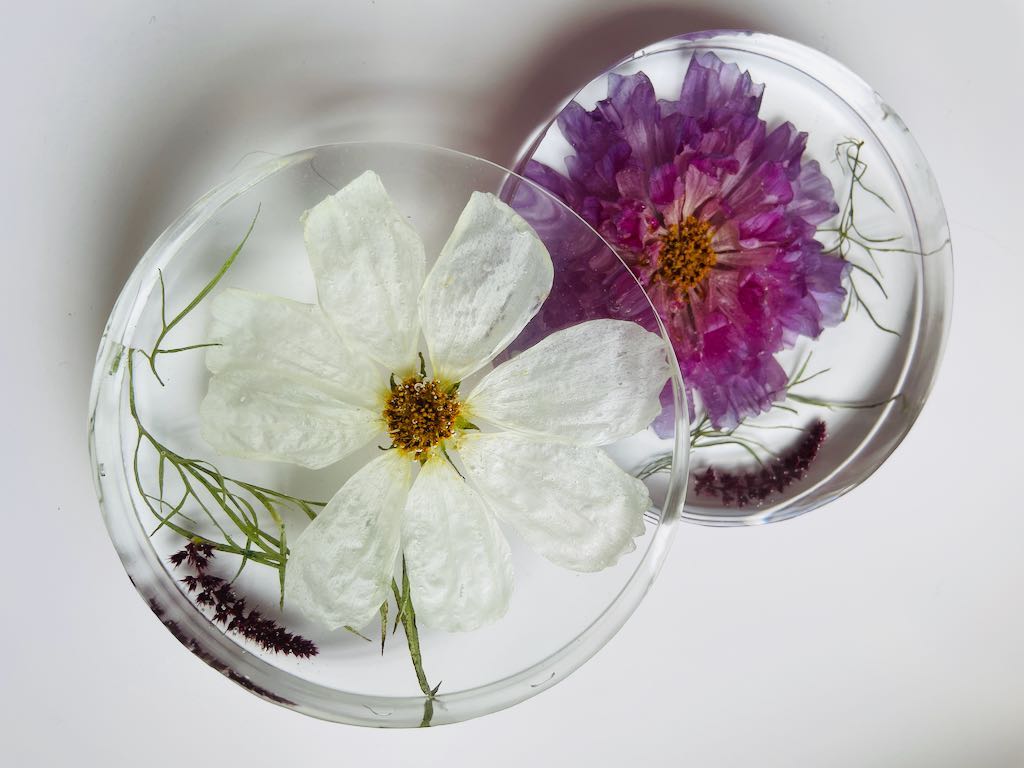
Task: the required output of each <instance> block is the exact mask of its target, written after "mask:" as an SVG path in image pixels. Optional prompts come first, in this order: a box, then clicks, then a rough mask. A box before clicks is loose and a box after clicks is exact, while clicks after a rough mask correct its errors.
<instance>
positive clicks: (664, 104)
mask: <svg viewBox="0 0 1024 768" xmlns="http://www.w3.org/2000/svg"><path fill="white" fill-rule="evenodd" d="M763 90H764V87H763V86H762V85H759V84H756V83H754V82H753V81H752V80H751V78H750V75H749V73H746V72H741V71H740V70H739V68H738V67H737V66H736V65H734V64H725V63H724V62H722V61H721V60H720V59H719V58H718V57H716V56H715V55H714V54H711V53H703V54H697V55H696V56H695V57H694V58H693V59H692V60H691V61H690V65H689V68H688V69H687V71H686V76H685V78H684V79H683V85H682V90H681V92H680V94H679V99H678V100H676V101H665V100H661V101H659V100H657V99H656V98H655V95H654V88H653V86H652V85H651V82H650V80H648V78H647V76H646V75H644V74H643V73H642V72H641V73H638V74H636V75H632V76H629V77H623V76H620V75H616V74H612V75H610V76H609V81H608V98H607V99H605V100H603V101H601V102H599V103H598V104H597V107H596V108H595V109H594V110H592V111H589V112H588V111H586V110H584V109H583V107H581V106H580V105H579V104H577V103H576V102H573V103H570V104H569V105H568V106H567V107H566V108H565V109H564V110H563V111H562V113H561V114H560V115H559V117H558V126H559V128H560V129H561V131H562V133H563V135H564V136H565V138H566V139H567V140H568V141H569V143H570V144H571V145H572V147H573V149H574V150H575V154H574V155H571V156H569V157H567V158H566V170H567V175H563V174H560V173H558V172H556V171H555V170H553V169H551V168H549V167H547V166H545V165H542V164H541V163H538V162H536V161H532V160H531V161H530V162H529V163H528V164H527V166H526V168H525V175H526V176H527V177H528V178H530V179H531V180H533V181H535V182H537V183H539V184H541V185H542V186H544V187H546V188H547V189H549V190H550V191H551V192H553V193H554V194H556V195H558V196H559V197H561V198H562V199H563V200H564V201H565V202H567V203H568V204H569V205H570V206H571V207H572V208H573V209H574V210H576V211H577V212H578V213H579V214H580V215H581V216H582V217H583V218H584V219H585V220H586V221H587V222H588V223H589V224H590V225H591V226H593V227H594V228H595V229H597V230H598V231H599V232H600V233H601V234H602V235H603V236H604V237H605V238H606V239H607V240H608V241H609V242H610V243H611V244H612V245H613V246H614V247H615V248H616V250H617V251H618V252H619V255H620V256H621V257H622V259H623V260H624V261H625V262H626V264H627V265H628V266H629V267H630V269H631V270H632V271H633V273H634V275H635V276H636V278H637V279H638V280H639V282H640V284H641V285H642V286H643V287H644V288H645V289H646V291H647V293H648V295H649V296H650V298H651V301H652V303H653V304H654V306H655V308H656V309H657V310H658V313H659V314H660V315H661V318H662V320H663V321H664V323H665V325H666V326H667V328H668V331H669V336H670V337H671V339H672V343H673V346H674V348H675V352H676V356H677V358H678V360H679V365H680V368H681V370H682V372H683V377H684V378H685V380H686V381H687V383H688V385H689V386H690V388H692V389H693V390H694V391H696V392H697V393H698V394H699V396H700V399H701V402H702V404H703V407H704V409H705V410H706V411H707V413H708V416H709V417H710V418H711V421H712V423H713V424H714V426H716V427H718V428H729V427H732V426H735V425H736V424H737V422H738V421H740V420H741V419H743V418H745V417H748V416H753V415H756V414H758V413H760V412H762V411H765V410H767V409H769V408H770V407H771V404H772V403H773V402H775V401H776V400H778V399H780V398H781V397H782V396H783V395H784V393H785V387H786V374H785V372H784V371H783V369H782V367H781V366H780V365H779V363H778V361H777V360H776V359H775V355H776V353H778V352H779V351H781V350H782V349H783V348H785V347H791V346H792V345H793V344H794V343H795V342H796V340H797V339H798V338H799V337H801V336H807V337H811V338H816V337H817V336H818V335H819V334H820V333H821V332H822V330H823V329H824V328H826V327H828V326H831V325H835V324H836V323H838V322H839V321H840V320H841V319H842V303H843V299H844V297H845V290H844V288H843V278H844V276H845V274H846V270H847V268H848V267H847V265H846V264H845V262H843V261H842V260H841V259H840V258H839V257H837V256H835V255H832V254H827V253H824V252H823V249H822V245H821V244H820V243H819V242H818V241H817V240H816V239H815V232H816V229H817V226H818V225H819V224H821V223H822V222H824V221H825V220H827V219H829V218H830V217H832V216H834V215H835V214H836V213H837V212H838V207H837V206H836V202H835V195H834V193H833V190H832V185H831V184H830V183H829V181H828V179H827V178H826V177H825V176H824V175H823V174H822V172H821V169H820V167H819V166H818V163H817V162H816V161H813V160H804V159H803V153H804V147H805V144H806V139H807V135H806V134H804V133H799V132H797V130H796V129H795V128H794V127H793V126H792V125H791V124H790V123H783V124H782V125H780V126H778V127H777V128H775V129H774V130H772V131H768V128H767V124H766V123H765V121H764V120H762V119H760V118H759V117H758V111H759V109H760V106H761V94H762V91H763ZM528 218H530V217H528ZM568 253H569V256H561V258H562V263H556V270H555V271H556V281H555V286H554V288H553V290H552V299H551V300H549V301H548V302H547V305H546V306H549V307H551V310H550V311H552V312H558V313H559V314H560V315H565V314H566V313H567V312H571V313H572V314H573V316H574V317H572V318H565V317H561V316H560V317H558V318H554V317H551V318H540V320H541V322H545V321H546V322H548V324H549V325H563V324H564V323H565V321H566V320H569V319H572V320H575V321H579V320H581V319H590V318H592V317H597V316H612V317H621V318H628V317H630V316H631V314H635V315H636V316H637V319H639V316H640V314H641V313H642V312H643V308H642V306H640V305H639V304H638V302H637V301H636V300H635V291H636V287H635V285H629V284H627V281H626V280H624V279H623V276H622V274H621V269H619V274H618V275H617V274H616V268H617V267H618V265H617V264H616V263H611V260H610V259H607V258H604V259H602V258H600V257H597V256H594V255H593V254H590V255H583V256H581V255H580V253H579V252H578V250H573V249H568ZM552 256H553V258H554V259H555V260H556V262H557V261H558V260H559V258H560V254H559V253H558V252H554V251H553V252H552ZM570 262H571V263H570ZM628 282H629V283H631V282H632V281H631V280H630V281H628ZM631 289H632V292H631ZM649 323H650V321H649V320H648V321H647V323H646V324H649ZM651 330H654V329H651ZM663 402H667V400H666V399H663Z"/></svg>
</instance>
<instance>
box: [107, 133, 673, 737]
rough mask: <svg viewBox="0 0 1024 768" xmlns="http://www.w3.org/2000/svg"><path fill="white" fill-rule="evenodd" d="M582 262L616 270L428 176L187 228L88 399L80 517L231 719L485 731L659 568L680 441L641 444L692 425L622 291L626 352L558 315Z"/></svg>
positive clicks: (230, 199) (170, 235)
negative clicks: (96, 531) (231, 693)
mask: <svg viewBox="0 0 1024 768" xmlns="http://www.w3.org/2000/svg"><path fill="white" fill-rule="evenodd" d="M581 254H587V255H588V258H595V257H596V258H601V259H611V260H617V257H616V256H615V255H614V254H613V252H612V251H611V250H610V249H609V247H608V245H607V244H606V243H605V242H604V241H603V240H602V239H601V238H600V237H599V236H598V235H597V234H596V233H595V232H594V231H593V230H592V229H591V228H590V227H589V226H588V225H586V224H585V223H584V222H583V220H582V219H581V218H579V217H578V216H577V215H576V214H575V213H574V212H573V211H572V210H571V209H570V208H569V207H567V206H566V205H564V204H563V203H561V202H560V201H558V200H557V199H556V198H554V197H553V196H551V195H550V194H548V193H547V192H545V191H544V190H542V189H540V188H539V187H537V186H536V185H534V184H532V183H531V182H528V181H526V180H524V179H521V178H519V177H517V176H515V175H514V174H512V173H511V172H510V171H507V170H505V169H503V168H500V167H498V166H496V165H494V164H492V163H489V162H487V161H485V160H481V159H478V158H474V157H470V156H467V155H464V154H460V153H457V152H453V151H450V150H445V149H438V148H433V147H425V146H415V145H401V144H382V143H358V144H345V145H332V146H324V147H318V148H315V149H310V150H306V151H303V152H299V153H296V154H292V155H288V156H286V157H281V158H279V159H275V160H273V161H271V162H268V163H266V164H263V165H260V166H259V167H256V168H254V169H251V170H249V171H247V172H246V173H244V174H243V175H242V176H240V177H238V178H236V179H234V180H232V181H229V182H228V183H226V184H224V185H223V186H221V187H218V188H216V189H214V190H212V191H211V192H209V193H208V194H207V195H205V196H204V197H203V198H201V199H200V200H199V202H198V203H196V204H195V205H194V206H193V207H192V208H191V209H190V210H188V211H187V212H186V213H185V214H184V215H183V216H182V217H181V218H180V219H178V220H177V221H176V222H175V223H174V224H172V225H171V226H170V227H169V228H168V229H167V231H166V232H165V233H164V234H163V235H161V237H160V238H159V239H158V240H157V241H156V243H154V245H153V246H152V247H151V248H150V250H149V251H148V252H147V253H146V255H145V256H144V257H143V258H142V260H141V262H140V263H139V265H138V267H137V268H136V269H135V271H134V273H133V274H132V276H131V278H130V280H129V281H128V284H127V285H126V286H125V288H124V290H123V292H122V294H121V296H120V298H119V299H118V301H117V304H116V306H115V307H114V310H113V313H112V314H111V317H110V321H109V323H108V326H107V329H106V331H105V333H104V336H103V340H102V343H101V345H100V350H99V354H98V358H97V365H96V371H95V376H94V380H93V389H92V420H91V432H90V439H91V449H92V456H93V461H94V465H95V476H96V483H97V492H98V494H99V498H100V502H101V506H102V510H103V515H104V519H105V521H106V524H107V527H108V529H109V531H110V535H111V538H112V540H113V542H114V545H115V547H116V548H117V551H118V553H119V555H120V556H121V558H122V560H123V562H124V565H125V568H126V570H127V571H128V574H129V576H130V577H131V579H132V581H133V583H134V584H135V586H136V588H137V589H138V591H139V593H140V594H141V595H142V597H143V598H144V599H145V601H146V602H147V603H148V604H149V607H150V608H151V610H152V611H153V612H154V613H155V614H156V615H157V617H159V618H160V620H161V621H162V622H163V623H164V624H165V626H166V627H167V628H168V629H169V630H170V631H171V632H172V633H174V635H175V636H176V637H177V638H178V639H179V640H180V641H181V642H182V644H184V645H185V646H186V647H188V648H189V650H191V651H192V652H193V653H195V654H196V655H197V656H199V657H200V658H201V659H203V661H205V662H206V663H208V664H209V665H210V666H212V667H214V668H215V669H217V670H218V671H220V672H222V673H223V674H224V675H226V676H227V677H229V678H230V679H231V680H233V681H235V682H236V683H238V684H240V685H241V686H243V687H245V688H247V689H248V690H249V691H251V692H253V693H255V694H257V695H259V696H261V697H263V698H266V699H268V700H270V701H273V702H275V703H277V704H280V705H282V706H286V707H289V708H292V709H295V710H297V711H300V712H304V713H307V714H310V715H314V716H316V717H321V718H325V719H329V720H336V721H339V722H345V723H354V724H360V725H372V726H396V727H413V726H420V725H436V724H442V723H448V722H455V721H459V720H464V719H467V718H472V717H476V716H479V715H481V714H485V713H487V712H492V711H495V710H498V709H501V708H503V707H507V706H510V705H512V704H515V703H517V702H519V701H522V700H524V699H526V698H528V697H530V696H533V695H534V694H536V693H539V692H541V691H543V690H545V689H546V688H548V687H550V686H552V685H554V684H556V683H558V682H559V681H560V680H562V679H563V678H564V677H566V676H567V675H568V674H569V673H571V672H572V671H573V670H574V669H576V668H577V667H578V666H579V665H580V664H582V663H583V662H584V661H586V660H587V659H588V658H589V657H590V656H591V655H592V654H593V653H595V652H596V651H597V649H598V648H600V647H601V646H602V645H603V644H604V643H605V642H607V640H608V639H609V638H610V637H611V636H612V635H613V634H614V633H615V632H616V630H617V629H618V628H619V627H620V626H621V625H622V624H623V622H624V621H625V620H626V619H627V618H628V616H629V615H630V613H631V612H632V611H633V610H634V609H635V608H636V606H637V604H638V603H639V601H640V600H641V599H642V597H643V595H644V594H645V592H646V590H647V588H648V586H649V585H650V583H651V581H652V579H653V578H654V577H655V575H656V573H657V571H658V568H659V566H660V565H661V562H662V560H663V558H664V555H665V553H666V550H667V547H668V544H669V541H670V538H671V534H672V531H673V523H674V522H675V520H676V519H677V517H678V514H679V509H680V508H681V504H682V499H683V497H684V495H685V483H686V479H687V471H686V467H687V456H688V447H687V444H686V435H687V434H688V427H687V426H686V418H685V408H679V409H677V411H676V412H677V413H679V414H680V417H679V418H678V419H677V420H676V421H675V422H674V423H673V424H672V425H670V427H669V428H668V429H667V430H666V429H665V428H664V425H660V427H659V428H660V434H656V433H655V431H654V429H653V427H652V426H651V424H652V421H653V420H654V419H655V417H656V416H658V414H659V412H660V409H661V405H660V399H659V398H660V396H663V395H662V392H663V390H664V389H665V388H666V387H667V390H668V391H669V392H670V393H671V397H672V398H674V400H675V401H676V402H677V403H682V402H684V400H685V398H684V396H683V391H682V386H681V380H680V378H679V375H678V368H677V367H676V366H675V364H674V358H673V356H672V355H671V352H670V350H669V347H668V342H667V337H666V336H665V335H664V334H663V333H662V332H661V331H660V330H659V326H658V322H657V320H656V316H655V314H654V310H653V308H652V307H651V305H650V303H649V302H648V301H647V299H646V296H645V294H644V293H643V291H642V290H641V289H640V288H639V286H638V284H637V283H636V282H635V281H633V280H632V278H631V277H630V275H629V272H628V271H627V270H626V268H625V267H624V266H623V265H622V264H621V263H620V264H619V268H618V270H617V271H618V275H619V277H621V278H622V279H623V282H622V283H621V284H617V285H616V290H617V296H619V297H620V299H621V300H624V301H628V302H630V304H631V306H632V307H633V308H634V310H635V320H630V321H620V320H613V321H610V320H607V319H597V320H594V321H589V322H588V321H583V322H581V321H576V320H573V319H571V318H568V317H563V318H561V319H559V317H558V312H552V310H551V308H550V307H549V305H550V304H551V303H552V302H556V301H560V300H561V298H560V297H557V296H555V295H554V294H553V293H552V284H553V283H558V281H559V280H560V279H561V278H560V275H559V274H558V272H559V269H560V267H559V265H560V264H562V263H571V262H572V261H574V259H575V258H577V257H578V256H580V255H581ZM627 283H631V284H632V287H629V285H627ZM644 305H646V311H644V310H643V309H642V307H643V306H644ZM652 329H653V330H652ZM666 453H667V454H668V455H671V456H672V457H673V459H674V462H673V466H674V469H673V470H672V471H671V472H669V473H658V474H656V475H651V476H650V477H648V478H647V479H646V480H644V481H641V480H639V479H637V476H636V475H637V472H638V471H639V470H640V469H641V468H642V467H644V466H646V465H648V464H650V463H651V462H652V461H656V460H658V459H659V457H661V456H663V455H665V454H666Z"/></svg>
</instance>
